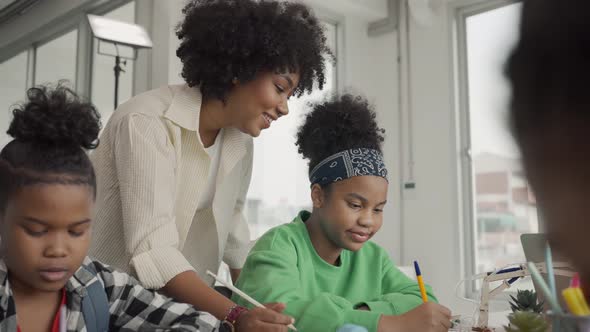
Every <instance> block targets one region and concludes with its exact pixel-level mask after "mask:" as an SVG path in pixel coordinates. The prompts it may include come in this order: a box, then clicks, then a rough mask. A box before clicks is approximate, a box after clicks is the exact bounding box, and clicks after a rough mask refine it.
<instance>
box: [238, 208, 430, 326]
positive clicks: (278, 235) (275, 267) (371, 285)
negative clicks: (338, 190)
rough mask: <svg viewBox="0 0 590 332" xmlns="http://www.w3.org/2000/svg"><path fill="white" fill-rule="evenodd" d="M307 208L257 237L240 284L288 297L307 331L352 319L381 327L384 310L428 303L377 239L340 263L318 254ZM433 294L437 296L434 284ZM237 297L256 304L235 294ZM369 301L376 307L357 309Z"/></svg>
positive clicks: (268, 296) (271, 296)
mask: <svg viewBox="0 0 590 332" xmlns="http://www.w3.org/2000/svg"><path fill="white" fill-rule="evenodd" d="M309 216H310V213H309V212H307V211H303V212H301V213H299V215H298V216H297V217H296V218H295V220H294V221H293V222H292V223H290V224H285V225H281V226H278V227H275V228H273V229H272V230H270V231H269V232H267V233H266V234H264V235H263V236H262V237H261V238H260V239H259V240H258V242H257V243H256V245H255V246H254V248H253V249H252V251H251V252H250V254H249V255H248V259H247V260H246V264H245V265H244V268H243V270H242V272H241V274H240V278H239V279H238V282H237V287H238V288H239V289H241V290H243V291H244V292H245V293H246V294H248V295H250V296H252V297H253V298H255V299H256V300H258V301H259V302H261V303H269V302H283V303H285V304H286V305H287V309H286V310H285V313H286V314H288V315H290V316H292V317H294V318H295V320H296V322H295V327H297V329H298V330H299V331H301V332H314V331H318V332H330V331H336V330H337V329H338V328H340V327H341V326H342V325H344V324H346V323H349V324H355V325H360V326H364V327H366V328H367V329H368V330H369V331H370V332H375V331H377V324H378V322H379V318H380V316H381V314H385V315H399V314H403V313H405V312H407V311H410V310H411V309H414V308H415V307H417V306H418V305H420V304H421V303H422V298H421V297H420V289H419V288H418V284H417V283H416V282H414V281H413V280H411V279H410V278H408V277H407V276H406V275H405V274H403V273H402V272H401V271H400V270H398V269H397V268H396V267H395V266H394V265H393V264H392V262H391V260H390V258H389V255H388V254H387V253H386V252H385V250H383V249H382V248H381V247H379V246H378V245H376V244H375V243H373V242H370V241H369V242H367V243H365V245H364V246H363V247H362V249H361V250H359V251H357V252H351V251H348V250H343V251H342V254H341V255H340V262H341V263H340V266H334V265H331V264H328V263H327V262H326V261H324V260H323V259H322V258H321V257H320V256H318V254H317V252H316V251H315V249H314V247H313V245H312V244H311V240H310V238H309V234H308V232H307V228H306V227H305V224H304V221H305V220H307V219H308V218H309ZM427 293H428V297H429V299H431V300H434V301H436V298H435V297H434V295H433V294H432V291H431V289H430V287H427ZM233 300H234V301H236V303H238V304H240V305H243V306H247V307H251V305H249V303H248V302H246V301H244V300H243V299H241V298H240V297H238V296H236V295H234V297H233ZM362 304H366V305H367V306H368V307H369V308H370V309H371V310H370V311H364V310H356V309H355V308H356V307H358V306H359V305H362Z"/></svg>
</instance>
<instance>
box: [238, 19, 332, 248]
mask: <svg viewBox="0 0 590 332" xmlns="http://www.w3.org/2000/svg"><path fill="white" fill-rule="evenodd" d="M325 26H326V33H327V34H328V38H327V39H328V42H329V43H330V44H329V46H330V48H331V49H332V50H335V49H336V47H335V46H336V45H335V42H336V27H335V26H334V25H332V24H325ZM326 61H327V63H326V68H327V75H326V84H325V86H324V89H323V90H322V91H319V90H317V89H316V90H315V91H314V92H313V93H311V94H310V95H304V96H302V97H300V98H291V100H290V101H289V115H288V116H286V117H284V118H282V119H280V120H279V121H277V122H275V123H273V125H272V127H271V128H269V129H267V130H264V131H263V132H262V134H261V136H260V137H258V138H256V139H255V140H254V169H253V173H252V181H251V185H250V190H249V192H248V200H247V217H248V221H249V223H250V232H251V235H252V239H257V238H259V237H260V236H261V235H262V234H263V233H264V232H266V231H267V230H268V229H270V228H272V227H274V226H277V225H280V224H284V223H287V222H290V221H291V220H292V219H293V218H294V217H295V216H296V214H297V213H298V212H299V211H300V210H302V209H310V207H311V198H310V189H309V180H308V177H307V162H306V161H305V160H303V158H302V157H301V156H300V155H299V154H298V153H297V147H296V146H295V134H296V132H297V128H298V127H299V126H300V125H301V121H302V120H303V114H305V113H306V112H307V111H308V107H306V104H307V103H308V102H310V101H317V100H321V98H322V97H324V96H325V95H326V94H328V93H330V92H332V91H334V89H335V84H336V81H335V68H334V65H335V64H334V63H332V62H329V61H328V59H326Z"/></svg>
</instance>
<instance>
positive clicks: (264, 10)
mask: <svg viewBox="0 0 590 332" xmlns="http://www.w3.org/2000/svg"><path fill="white" fill-rule="evenodd" d="M183 13H184V15H185V18H184V21H183V22H182V23H180V25H179V26H178V28H177V30H176V35H177V36H178V38H179V39H180V40H181V43H180V46H179V47H178V49H177V50H176V55H177V56H178V57H179V58H180V60H181V61H182V63H183V69H182V77H183V78H184V79H185V81H186V83H187V84H188V85H189V86H196V85H198V86H200V89H201V92H202V93H203V95H204V96H205V97H207V98H216V99H220V100H225V97H226V95H227V93H228V92H229V91H230V90H231V88H232V87H233V83H232V80H233V79H234V78H237V79H238V80H239V81H240V82H248V81H250V80H252V79H254V77H255V75H256V74H257V73H258V72H260V71H283V72H287V71H288V72H295V71H298V72H299V75H300V80H299V84H298V86H297V87H296V88H295V90H294V93H293V94H294V95H295V96H301V95H302V94H303V93H304V92H311V90H312V89H313V87H314V82H317V84H318V87H319V88H320V89H322V88H323V85H324V83H325V80H326V78H325V69H326V68H325V65H324V56H328V57H330V58H331V59H332V60H333V58H334V57H333V54H332V52H331V51H330V49H329V48H328V46H327V45H326V37H325V35H324V29H323V26H322V24H321V23H320V21H319V20H318V19H317V18H316V17H315V16H314V15H313V13H312V12H311V11H310V9H309V8H308V7H306V6H305V5H303V4H300V3H293V2H283V1H269V0H260V1H256V0H192V1H190V2H189V3H188V4H187V5H186V7H185V8H184V9H183Z"/></svg>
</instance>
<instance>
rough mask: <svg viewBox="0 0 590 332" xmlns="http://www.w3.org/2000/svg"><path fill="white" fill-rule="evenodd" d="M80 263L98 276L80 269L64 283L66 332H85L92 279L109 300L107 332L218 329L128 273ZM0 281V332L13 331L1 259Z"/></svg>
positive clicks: (12, 308)
mask: <svg viewBox="0 0 590 332" xmlns="http://www.w3.org/2000/svg"><path fill="white" fill-rule="evenodd" d="M83 264H84V265H89V264H93V266H94V268H95V270H96V271H97V272H98V275H97V276H94V275H92V274H91V273H90V272H88V271H87V270H86V269H83V268H80V269H78V271H76V273H75V274H74V276H72V278H70V280H69V281H68V283H67V284H66V287H65V288H66V297H67V330H68V331H83V332H84V331H86V325H85V322H84V317H83V315H82V312H81V301H82V296H84V295H85V294H86V286H87V285H90V284H92V283H94V282H100V283H102V284H103V285H104V288H105V292H106V294H107V298H108V300H109V305H110V308H109V311H110V315H111V317H110V326H109V331H187V332H213V331H218V330H217V328H216V326H217V325H218V321H217V319H215V317H213V316H211V315H210V314H208V313H205V312H199V311H196V310H194V309H193V307H192V306H190V305H188V304H184V303H178V302H174V301H172V300H171V299H169V298H167V297H164V296H163V295H160V294H158V293H156V292H154V291H150V290H147V289H145V288H143V287H142V286H141V285H140V284H139V282H138V281H137V280H135V279H134V278H133V277H131V276H129V275H128V274H125V273H122V272H118V271H115V270H114V269H112V268H111V267H109V266H106V265H103V264H101V263H100V262H97V261H93V260H91V259H90V258H88V257H87V258H86V259H85V260H84V263H83ZM0 282H1V284H0V331H2V332H12V331H16V325H17V320H16V309H15V303H14V298H13V294H12V290H11V288H10V283H9V282H8V278H7V268H6V264H5V263H4V261H3V260H0Z"/></svg>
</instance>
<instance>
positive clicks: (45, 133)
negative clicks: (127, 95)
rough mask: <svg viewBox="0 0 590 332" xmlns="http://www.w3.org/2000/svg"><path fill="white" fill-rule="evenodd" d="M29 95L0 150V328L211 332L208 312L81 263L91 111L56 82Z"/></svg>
mask: <svg viewBox="0 0 590 332" xmlns="http://www.w3.org/2000/svg"><path fill="white" fill-rule="evenodd" d="M27 96H28V101H27V103H25V104H24V105H22V106H20V107H17V108H16V109H15V110H14V111H13V114H14V119H13V120H12V122H11V124H10V127H9V130H8V134H10V135H11V136H12V137H14V140H13V141H11V142H10V143H8V144H7V145H6V146H5V147H4V149H2V151H1V152H0V236H1V239H2V241H1V243H0V250H1V251H0V254H1V259H0V331H22V332H36V331H43V332H47V331H60V332H61V331H96V330H99V329H100V330H101V332H102V330H107V329H108V330H109V331H215V330H216V329H215V326H216V325H217V321H216V319H215V318H213V317H212V316H211V315H208V314H206V313H201V312H197V311H196V310H194V309H193V308H192V307H191V306H189V305H187V304H181V303H177V302H173V301H172V300H170V299H168V298H166V297H164V296H162V295H159V294H157V293H155V292H153V291H149V290H146V289H145V288H143V287H142V286H141V285H140V284H139V283H138V282H137V281H136V280H134V279H133V278H132V277H130V276H128V275H127V274H125V273H121V272H117V271H114V270H113V269H111V268H110V267H108V266H105V265H103V264H101V263H99V262H96V261H93V260H91V259H89V258H88V257H86V252H87V250H88V246H89V242H90V231H91V216H92V209H93V205H94V198H95V193H96V179H95V175H94V170H93V168H92V165H91V163H90V160H89V159H88V156H87V155H86V153H85V151H84V150H85V149H86V150H88V149H93V148H95V147H96V146H97V144H98V143H97V142H96V140H97V136H98V133H99V130H100V121H99V114H98V112H97V111H96V109H95V108H94V106H92V105H91V104H88V103H83V102H81V101H80V100H79V99H78V98H77V97H76V95H75V94H74V93H73V92H72V91H71V90H69V89H68V88H66V87H64V86H63V85H61V84H60V85H58V86H57V87H56V88H54V89H49V88H46V87H39V88H32V89H30V90H29V91H28V92H27ZM97 287H98V288H97ZM91 289H92V290H96V289H98V290H99V291H98V295H100V296H98V297H101V296H102V298H103V299H104V313H105V314H104V315H101V314H100V307H101V302H100V299H99V300H98V301H97V300H96V298H94V299H92V298H90V297H93V296H94V297H96V295H97V292H95V291H91ZM88 300H91V302H94V305H95V307H96V308H95V309H96V310H95V311H92V310H90V311H88V310H86V309H87V307H88V305H87V304H86V303H88V302H89V301H88ZM85 306H86V307H85ZM91 307H92V305H91ZM88 312H90V313H93V315H90V314H87V313H88ZM97 326H98V328H97ZM100 326H102V327H100Z"/></svg>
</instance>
